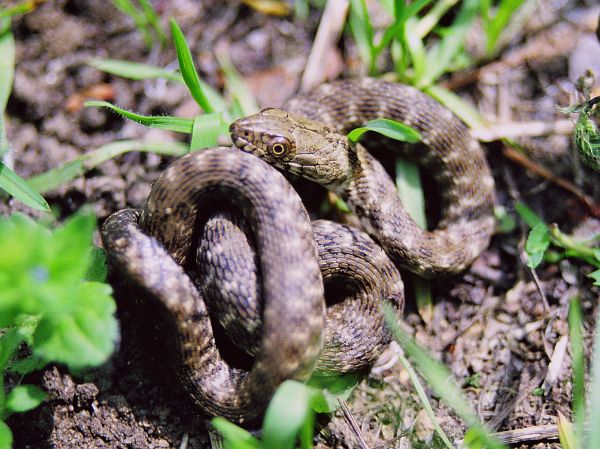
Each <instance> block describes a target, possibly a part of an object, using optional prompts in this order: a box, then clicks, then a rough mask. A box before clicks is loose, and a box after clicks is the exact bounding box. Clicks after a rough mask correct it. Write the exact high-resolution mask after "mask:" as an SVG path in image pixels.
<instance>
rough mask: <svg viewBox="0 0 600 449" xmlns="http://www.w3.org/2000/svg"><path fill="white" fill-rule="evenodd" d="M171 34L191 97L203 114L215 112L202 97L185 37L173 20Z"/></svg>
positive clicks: (203, 96) (198, 79)
mask: <svg viewBox="0 0 600 449" xmlns="http://www.w3.org/2000/svg"><path fill="white" fill-rule="evenodd" d="M171 34H172V35H173V42H174V44H175V51H176V52H177V59H178V60H179V67H180V69H181V74H182V76H183V80H184V81H185V84H186V86H187V87H188V89H189V90H190V93H191V94H192V97H193V98H194V100H196V103H198V105H199V106H200V107H201V108H202V110H203V111H204V112H206V113H210V112H215V109H214V107H213V106H212V105H211V104H210V103H209V102H208V100H207V98H206V96H205V95H204V91H203V90H202V86H201V85H200V78H199V77H198V72H196V67H195V66H194V61H193V60H192V54H191V52H190V48H189V47H188V45H187V42H186V41H185V36H184V35H183V32H182V31H181V28H179V25H177V22H175V20H174V19H171Z"/></svg>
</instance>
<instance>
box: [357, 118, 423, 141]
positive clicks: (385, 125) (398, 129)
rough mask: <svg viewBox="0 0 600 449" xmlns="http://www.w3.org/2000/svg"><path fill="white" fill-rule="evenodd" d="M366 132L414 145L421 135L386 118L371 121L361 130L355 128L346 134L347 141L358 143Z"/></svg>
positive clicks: (402, 124)
mask: <svg viewBox="0 0 600 449" xmlns="http://www.w3.org/2000/svg"><path fill="white" fill-rule="evenodd" d="M367 131H375V132H377V133H379V134H382V135H384V136H386V137H389V138H391V139H395V140H399V141H401V142H409V143H416V142H419V141H420V140H421V134H419V132H418V131H417V130H416V129H413V128H411V127H410V126H408V125H405V124H404V123H400V122H396V121H394V120H389V119H386V118H379V119H376V120H371V121H369V122H367V124H366V125H365V126H363V127H361V128H355V129H353V130H352V131H350V132H349V133H348V139H350V140H351V141H352V142H358V140H359V139H360V138H361V137H362V135H363V134H364V133H366V132H367Z"/></svg>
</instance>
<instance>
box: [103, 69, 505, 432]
mask: <svg viewBox="0 0 600 449" xmlns="http://www.w3.org/2000/svg"><path fill="white" fill-rule="evenodd" d="M379 117H385V118H390V119H393V120H397V121H401V122H403V123H405V124H407V125H409V126H412V127H414V128H415V129H417V130H418V131H419V133H420V135H421V142H422V144H424V148H423V146H422V145H421V146H410V147H406V146H403V147H402V149H401V150H400V151H401V152H402V154H403V155H404V156H406V157H409V158H411V159H414V160H416V161H417V162H418V163H419V164H421V166H422V170H423V171H424V173H426V174H429V175H430V176H431V177H432V179H433V180H434V181H435V183H436V184H437V186H438V187H439V190H440V198H441V207H440V209H441V212H440V217H441V218H440V220H439V222H438V223H437V227H436V228H435V229H433V230H431V231H430V230H425V229H422V228H420V227H419V226H418V225H417V224H416V223H415V222H414V221H413V220H412V219H411V218H410V216H409V215H408V213H407V212H406V211H405V209H404V208H403V206H402V203H401V201H400V200H399V198H398V196H397V194H396V190H395V185H394V183H393V181H392V180H391V178H390V176H389V175H388V174H387V172H386V170H385V168H384V167H383V165H382V164H381V163H380V162H378V160H377V159H375V158H374V157H373V156H371V154H370V153H369V152H368V151H367V149H366V148H365V147H364V146H363V145H361V144H355V143H352V142H350V141H349V140H348V139H347V138H346V137H345V133H346V132H347V131H348V130H349V129H351V128H354V127H357V126H362V125H364V124H365V123H366V122H368V121H369V120H372V119H375V118H379ZM230 131H231V135H232V141H233V143H234V146H233V147H232V148H213V149H208V150H203V151H202V152H198V153H190V154H188V155H186V156H184V157H182V158H180V159H178V160H176V161H175V162H173V163H172V164H171V165H169V167H167V169H166V170H165V171H164V172H163V173H162V174H161V176H160V177H159V179H158V180H157V181H156V182H155V183H154V185H153V186H152V189H151V192H150V194H149V196H148V198H147V200H146V203H145V205H144V207H143V209H142V210H141V211H138V210H133V209H124V210H121V211H118V212H116V213H114V214H113V215H111V216H110V217H109V218H108V219H107V220H106V221H105V223H104V225H103V227H102V232H101V234H102V239H103V244H104V247H105V248H106V251H107V254H108V257H109V261H110V263H111V267H112V270H111V271H112V272H114V273H115V274H116V276H117V277H118V278H120V279H121V280H122V283H123V285H124V286H125V287H126V288H129V290H130V291H131V292H132V295H134V296H135V295H138V296H141V297H143V298H147V300H148V301H149V302H151V303H152V304H154V305H155V306H156V307H157V308H158V309H159V313H158V314H157V315H158V316H159V319H160V321H161V322H162V327H163V328H164V329H163V331H164V335H165V340H167V344H168V345H169V347H170V348H172V350H171V351H169V357H171V359H172V363H173V365H174V367H175V368H176V372H177V374H178V376H179V378H180V380H181V382H182V383H183V385H184V386H185V387H186V389H187V390H188V391H189V393H190V395H191V396H192V398H193V400H194V401H195V402H196V403H197V404H198V405H199V407H200V408H201V409H202V410H203V411H205V412H206V413H208V414H210V415H220V416H224V417H227V418H229V419H232V420H235V421H237V422H245V421H247V420H252V419H254V418H256V417H257V416H260V414H261V413H262V412H263V411H264V409H265V407H266V405H267V403H268V400H269V399H270V398H271V397H272V395H273V394H274V392H275V390H276V388H277V387H278V386H279V385H280V384H281V383H282V382H283V381H285V380H287V379H297V380H305V379H307V377H308V376H309V375H310V374H311V372H312V371H313V370H314V369H315V367H316V368H317V369H318V370H322V371H324V372H329V371H331V372H336V370H338V372H345V371H351V370H353V369H357V367H358V369H360V368H362V367H366V366H368V365H369V364H370V363H372V361H373V359H374V358H375V357H376V355H377V354H379V353H380V352H381V350H382V348H383V347H384V346H385V344H386V343H387V341H389V332H386V330H385V326H384V324H383V319H382V318H381V310H380V307H381V302H382V300H384V299H385V300H388V301H390V302H391V303H392V304H393V305H395V307H396V313H397V314H398V315H399V314H400V313H401V310H402V306H403V286H402V281H401V279H400V274H399V271H398V269H397V267H404V268H408V269H409V270H411V271H414V272H415V273H418V274H420V275H422V276H426V277H434V276H439V275H448V274H454V273H457V272H460V271H462V270H464V269H465V268H466V267H468V266H469V264H470V263H472V261H473V260H474V259H475V258H476V257H477V256H478V255H479V254H480V253H481V252H482V251H483V250H484V249H485V247H486V246H487V244H488V243H489V240H490V238H491V235H492V232H493V225H494V221H493V215H492V211H493V202H494V184H493V178H492V176H491V172H490V169H489V167H488V165H487V162H486V159H485V155H484V152H483V149H482V148H481V146H480V145H479V143H478V142H477V141H476V140H475V139H473V138H472V137H471V135H470V134H469V131H468V129H467V127H466V126H465V125H464V124H463V123H462V122H461V121H460V120H459V119H457V118H456V117H455V116H454V115H452V113H450V112H449V111H448V110H447V109H446V108H444V107H442V106H441V105H440V104H439V103H437V102H436V101H434V100H433V99H431V98H430V97H428V96H427V95H425V94H423V93H421V92H419V91H417V90H415V89H413V88H411V87H408V86H405V85H401V84H397V83H389V82H385V81H381V80H375V79H370V78H363V79H357V80H346V81H340V82H334V83H330V84H326V85H323V86H321V87H319V88H317V89H316V90H315V91H313V92H312V93H309V94H303V95H300V96H297V97H295V98H294V99H292V100H291V101H290V102H289V103H288V105H287V106H286V107H285V109H273V108H269V109H265V110H263V111H261V112H260V113H258V114H255V115H251V116H248V117H245V118H242V119H239V120H237V121H235V122H234V123H233V124H232V125H231V128H230ZM239 150H242V151H239ZM282 173H287V174H292V175H294V176H300V177H303V178H305V179H308V180H310V181H314V182H317V183H319V184H321V185H323V186H325V187H326V188H327V189H329V190H331V191H333V192H334V193H336V194H338V195H339V196H340V197H341V198H342V199H343V200H345V201H346V202H347V203H348V205H349V206H350V208H351V209H352V211H353V212H354V213H355V214H356V215H357V216H358V217H359V219H360V221H361V224H362V227H363V228H364V231H366V234H365V233H364V232H363V231H362V230H359V229H355V228H352V227H348V226H344V225H340V224H336V223H332V222H328V221H320V220H318V221H315V222H311V220H310V217H309V216H308V213H307V211H306V209H305V207H304V206H303V204H302V201H301V200H300V198H299V196H298V194H297V193H296V192H295V191H294V189H293V187H292V186H291V185H290V183H289V182H288V181H287V180H286V178H285V177H284V176H283V175H282ZM367 234H368V235H367ZM337 279H343V282H342V284H344V285H345V286H349V290H351V292H350V294H349V295H347V296H349V297H350V300H344V301H342V302H341V303H336V304H330V305H329V307H327V308H326V307H325V300H324V298H325V290H326V285H327V282H330V283H335V282H334V281H335V280H337ZM324 281H325V284H324ZM210 297H216V298H217V299H216V301H214V302H213V304H216V305H210V302H209V301H208V299H209V298H210ZM259 297H260V298H259ZM232 307H233V308H234V309H236V308H237V310H241V312H239V313H238V312H235V314H237V315H234V312H232ZM211 315H213V316H214V315H216V319H217V321H218V322H219V324H218V326H221V327H222V328H224V329H225V331H226V332H227V333H228V334H229V336H230V339H231V340H233V341H237V342H238V343H240V344H241V345H242V346H243V349H244V350H246V352H248V353H249V354H250V355H251V356H252V357H253V362H252V364H251V366H250V367H238V366H235V364H232V363H231V361H230V360H227V357H226V356H225V355H224V354H222V353H221V352H220V350H219V348H218V346H217V342H216V337H215V324H213V323H212V322H211ZM240 321H241V322H242V323H243V324H242V325H241V326H240V325H239V323H240ZM371 328H373V329H371ZM365 340H367V342H366V343H365ZM339 354H342V355H339Z"/></svg>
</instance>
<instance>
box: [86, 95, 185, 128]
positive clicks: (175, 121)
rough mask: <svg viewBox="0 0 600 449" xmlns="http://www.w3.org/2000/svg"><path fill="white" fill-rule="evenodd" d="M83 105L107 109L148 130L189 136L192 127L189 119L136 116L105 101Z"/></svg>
mask: <svg viewBox="0 0 600 449" xmlns="http://www.w3.org/2000/svg"><path fill="white" fill-rule="evenodd" d="M84 105H85V106H88V107H90V106H97V107H104V108H109V109H111V110H112V111H114V112H116V113H117V114H119V115H121V116H123V117H125V118H128V119H129V120H133V121H134V122H137V123H139V124H140V125H144V126H148V127H150V128H160V129H166V130H169V131H173V132H177V133H184V134H191V133H192V129H193V125H194V119H191V118H185V117H171V116H160V115H141V114H136V113H135V112H131V111H127V110H125V109H121V108H120V107H118V106H115V105H114V104H112V103H109V102H107V101H96V100H94V101H86V102H85V103H84Z"/></svg>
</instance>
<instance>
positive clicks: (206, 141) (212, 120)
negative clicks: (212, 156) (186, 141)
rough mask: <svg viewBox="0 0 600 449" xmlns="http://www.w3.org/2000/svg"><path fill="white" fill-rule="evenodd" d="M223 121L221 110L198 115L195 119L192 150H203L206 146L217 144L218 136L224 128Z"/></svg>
mask: <svg viewBox="0 0 600 449" xmlns="http://www.w3.org/2000/svg"><path fill="white" fill-rule="evenodd" d="M221 121H222V120H221V114H220V113H219V112H213V113H211V114H204V115H199V116H197V117H196V118H195V119H194V126H193V129H192V141H191V144H190V151H197V150H203V149H204V148H210V147H214V146H216V145H217V138H218V137H219V134H220V131H221V128H222V127H221Z"/></svg>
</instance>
